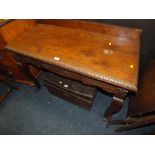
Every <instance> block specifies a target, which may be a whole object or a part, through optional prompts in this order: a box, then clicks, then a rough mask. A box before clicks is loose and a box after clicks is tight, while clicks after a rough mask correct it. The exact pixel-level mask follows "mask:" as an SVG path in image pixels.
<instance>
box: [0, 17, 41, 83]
mask: <svg viewBox="0 0 155 155" xmlns="http://www.w3.org/2000/svg"><path fill="white" fill-rule="evenodd" d="M35 23H36V22H35V20H0V70H3V72H5V75H6V74H7V76H8V77H9V78H10V80H13V81H16V82H21V83H24V84H28V85H30V86H33V85H34V83H33V82H32V81H30V80H28V79H27V78H26V77H25V76H24V75H23V74H22V72H21V71H20V70H19V68H18V67H17V63H16V61H15V60H14V58H13V56H12V53H10V52H8V51H7V50H5V49H4V47H5V46H6V44H7V43H9V42H10V41H12V40H13V39H15V38H16V37H17V36H18V35H20V34H22V33H23V32H25V31H27V30H29V29H31V28H32V27H33V26H34V25H35ZM29 67H30V70H31V73H32V74H33V75H34V76H38V74H39V72H40V71H39V70H38V69H36V68H35V67H33V66H29Z"/></svg>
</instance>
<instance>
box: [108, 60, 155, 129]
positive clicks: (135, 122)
mask: <svg viewBox="0 0 155 155" xmlns="http://www.w3.org/2000/svg"><path fill="white" fill-rule="evenodd" d="M154 123H155V60H154V61H152V62H151V63H150V64H149V65H148V66H147V67H146V69H145V70H144V71H143V73H142V74H141V76H140V79H139V90H138V92H137V94H136V96H132V97H131V98H130V101H129V106H128V114H127V119H126V120H116V121H112V122H110V124H123V125H124V126H123V127H121V128H119V129H117V130H116V131H125V130H130V129H134V128H139V127H142V126H147V125H152V124H154Z"/></svg>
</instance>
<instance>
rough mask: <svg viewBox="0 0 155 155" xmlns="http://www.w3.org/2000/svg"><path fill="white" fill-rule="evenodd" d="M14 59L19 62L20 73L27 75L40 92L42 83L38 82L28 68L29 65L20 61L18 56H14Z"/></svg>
mask: <svg viewBox="0 0 155 155" xmlns="http://www.w3.org/2000/svg"><path fill="white" fill-rule="evenodd" d="M14 58H15V59H16V60H17V65H18V67H19V69H20V71H21V72H22V73H23V74H24V75H25V77H26V78H27V79H28V80H30V81H33V83H34V86H35V87H36V88H37V89H38V90H40V83H39V82H38V80H37V79H36V78H35V77H34V76H33V75H32V73H31V71H30V68H29V66H28V64H27V63H26V62H23V61H21V60H20V57H18V56H17V55H15V56H14Z"/></svg>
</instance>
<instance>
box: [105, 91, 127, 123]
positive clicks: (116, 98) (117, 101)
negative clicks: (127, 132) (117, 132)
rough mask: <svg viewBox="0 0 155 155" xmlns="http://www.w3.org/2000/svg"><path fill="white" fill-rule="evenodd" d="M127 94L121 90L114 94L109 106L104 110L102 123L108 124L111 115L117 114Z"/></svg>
mask: <svg viewBox="0 0 155 155" xmlns="http://www.w3.org/2000/svg"><path fill="white" fill-rule="evenodd" d="M127 93H128V91H127V90H123V89H118V90H117V91H116V92H115V93H114V95H113V99H112V102H111V105H110V106H109V107H108V108H107V109H106V111H105V113H104V121H106V122H107V123H108V124H109V122H110V121H111V117H112V114H115V113H117V112H119V111H120V110H121V108H122V107H123V102H124V99H125V97H126V95H127Z"/></svg>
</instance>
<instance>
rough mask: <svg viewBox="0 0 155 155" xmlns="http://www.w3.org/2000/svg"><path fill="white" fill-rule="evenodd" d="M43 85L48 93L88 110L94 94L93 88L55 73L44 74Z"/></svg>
mask: <svg viewBox="0 0 155 155" xmlns="http://www.w3.org/2000/svg"><path fill="white" fill-rule="evenodd" d="M44 85H45V86H46V87H47V89H48V91H49V92H50V93H52V94H55V95H56V96H58V97H61V98H63V99H66V100H68V101H70V102H72V103H75V104H77V105H79V106H82V107H84V108H86V109H88V110H90V108H91V106H92V103H93V100H94V97H95V94H96V89H95V88H93V87H90V86H86V85H84V84H82V83H81V82H78V81H75V80H71V79H69V78H64V77H62V76H58V75H56V74H52V75H48V76H46V77H45V80H44Z"/></svg>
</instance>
